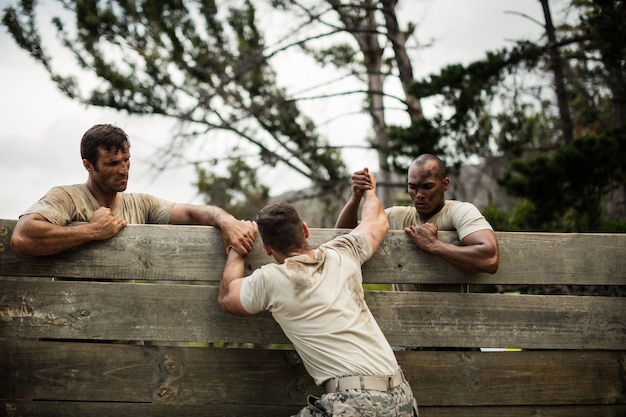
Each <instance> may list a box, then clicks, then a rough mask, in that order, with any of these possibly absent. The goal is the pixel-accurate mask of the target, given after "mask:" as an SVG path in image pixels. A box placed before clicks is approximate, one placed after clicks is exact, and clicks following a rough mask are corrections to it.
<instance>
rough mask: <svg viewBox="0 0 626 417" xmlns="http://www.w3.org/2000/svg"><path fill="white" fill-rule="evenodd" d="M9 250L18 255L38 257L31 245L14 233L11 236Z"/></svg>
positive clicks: (27, 240)
mask: <svg viewBox="0 0 626 417" xmlns="http://www.w3.org/2000/svg"><path fill="white" fill-rule="evenodd" d="M11 250H12V251H13V252H14V253H16V254H18V255H40V253H38V251H36V250H35V248H34V247H33V245H31V244H29V239H26V238H24V237H22V236H19V235H16V234H15V233H14V234H13V235H11Z"/></svg>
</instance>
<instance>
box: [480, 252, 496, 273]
mask: <svg viewBox="0 0 626 417" xmlns="http://www.w3.org/2000/svg"><path fill="white" fill-rule="evenodd" d="M498 266H500V258H499V257H498V256H497V255H496V256H493V257H491V258H489V259H487V261H486V262H485V264H484V265H483V268H482V270H483V272H486V273H488V274H495V273H496V272H498Z"/></svg>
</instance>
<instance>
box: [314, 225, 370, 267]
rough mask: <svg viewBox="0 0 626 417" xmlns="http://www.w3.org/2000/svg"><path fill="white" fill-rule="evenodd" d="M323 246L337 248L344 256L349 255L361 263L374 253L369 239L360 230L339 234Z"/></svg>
mask: <svg viewBox="0 0 626 417" xmlns="http://www.w3.org/2000/svg"><path fill="white" fill-rule="evenodd" d="M322 246H323V247H327V248H329V249H333V250H336V251H337V252H340V253H342V254H343V255H344V256H348V257H349V258H350V259H353V260H354V261H355V262H357V263H358V264H359V265H363V264H364V263H365V262H366V261H367V260H368V259H369V258H371V257H372V255H373V254H374V251H373V248H372V244H371V243H370V241H369V239H368V238H367V237H366V236H365V235H362V234H360V233H359V232H351V233H349V234H346V235H340V236H337V237H336V238H334V239H333V240H331V241H329V242H326V243H324V244H323V245H322Z"/></svg>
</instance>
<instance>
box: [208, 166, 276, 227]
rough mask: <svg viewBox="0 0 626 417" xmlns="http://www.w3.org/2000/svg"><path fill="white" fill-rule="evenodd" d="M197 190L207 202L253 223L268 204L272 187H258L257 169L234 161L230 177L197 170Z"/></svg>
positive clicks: (229, 172)
mask: <svg viewBox="0 0 626 417" xmlns="http://www.w3.org/2000/svg"><path fill="white" fill-rule="evenodd" d="M196 171H197V173H198V183H197V184H196V185H197V186H198V190H199V191H200V193H202V194H204V195H205V202H206V203H207V204H212V205H215V206H218V207H221V208H223V209H224V210H226V211H228V212H229V213H231V214H232V215H233V216H235V217H236V218H238V219H248V220H254V218H255V217H256V214H257V212H258V211H259V210H261V209H262V208H263V207H265V206H266V205H267V204H268V203H269V199H270V196H269V188H268V187H266V186H264V185H261V184H259V181H258V178H257V174H256V170H255V169H253V168H251V167H250V166H248V165H247V164H246V163H245V161H243V160H242V159H238V158H235V159H233V160H231V162H230V165H229V167H228V175H226V176H225V177H221V176H219V175H217V174H215V173H211V172H207V171H206V170H205V169H203V168H201V167H196Z"/></svg>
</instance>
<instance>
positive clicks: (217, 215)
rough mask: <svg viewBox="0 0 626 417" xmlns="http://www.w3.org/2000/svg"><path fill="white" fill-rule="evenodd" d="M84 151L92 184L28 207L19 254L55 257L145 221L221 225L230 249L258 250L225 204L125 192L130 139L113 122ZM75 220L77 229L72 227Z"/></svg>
mask: <svg viewBox="0 0 626 417" xmlns="http://www.w3.org/2000/svg"><path fill="white" fill-rule="evenodd" d="M80 152H81V157H82V158H83V166H84V167H85V169H86V170H87V173H88V178H87V182H86V183H84V184H75V185H68V186H59V187H54V188H52V189H51V190H50V191H48V193H46V195H45V196H44V197H42V198H41V199H40V200H39V201H37V202H36V203H35V204H34V205H32V206H31V207H30V208H29V209H28V210H26V211H25V212H24V213H23V214H22V215H21V216H20V218H19V220H18V222H17V224H16V226H15V230H14V231H13V233H12V236H11V248H12V250H13V251H14V252H15V253H20V254H26V255H52V254H55V253H58V252H62V251H64V250H66V249H69V248H73V247H75V246H78V245H81V244H83V243H86V242H90V241H93V240H106V239H110V238H112V237H113V236H115V235H117V234H118V233H119V231H120V230H122V229H123V228H124V227H126V225H127V224H145V223H148V224H188V225H205V226H215V227H217V228H219V229H221V231H222V234H223V235H224V239H225V242H226V244H227V246H228V247H233V248H234V249H235V250H236V251H237V252H238V253H240V254H242V255H246V254H247V253H248V251H249V250H250V249H252V244H253V242H254V233H252V232H251V231H250V230H249V228H247V227H246V226H245V223H243V222H242V221H241V220H237V219H235V218H234V217H233V216H232V215H230V214H229V213H227V212H226V211H224V210H223V209H221V208H219V207H216V206H210V205H194V204H180V203H172V202H168V201H165V200H162V199H160V198H157V197H154V196H151V195H148V194H140V193H124V191H125V190H126V186H127V184H128V173H129V170H130V142H129V140H128V137H127V135H126V133H125V132H124V131H123V130H122V129H120V128H118V127H115V126H112V125H108V124H100V125H95V126H93V127H92V128H90V129H89V130H87V132H85V134H84V135H83V138H82V140H81V144H80ZM77 222H78V224H73V223H77ZM70 224H72V227H66V226H68V225H70Z"/></svg>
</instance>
